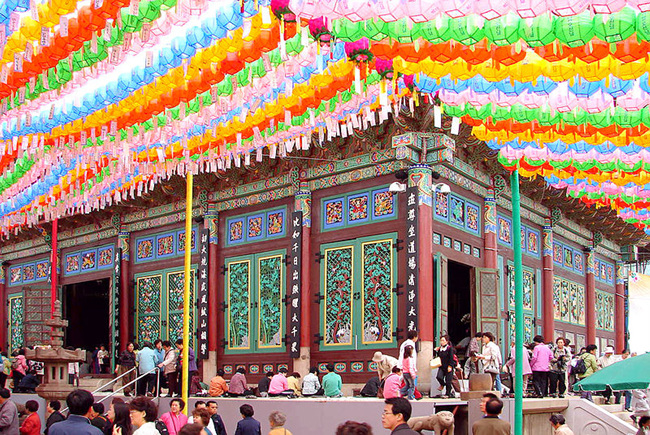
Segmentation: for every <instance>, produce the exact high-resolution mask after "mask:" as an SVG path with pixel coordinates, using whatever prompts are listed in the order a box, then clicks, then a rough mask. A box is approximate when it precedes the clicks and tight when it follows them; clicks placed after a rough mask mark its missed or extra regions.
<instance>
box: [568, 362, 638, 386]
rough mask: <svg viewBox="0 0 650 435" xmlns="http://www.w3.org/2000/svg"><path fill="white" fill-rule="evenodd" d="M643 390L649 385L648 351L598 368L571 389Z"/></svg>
mask: <svg viewBox="0 0 650 435" xmlns="http://www.w3.org/2000/svg"><path fill="white" fill-rule="evenodd" d="M607 386H609V387H610V388H611V389H612V390H615V391H622V390H645V389H647V388H648V386H650V353H645V354H643V355H639V356H635V357H630V358H627V359H624V360H622V361H619V362H617V363H615V364H612V365H611V366H609V367H605V368H604V369H601V370H598V371H597V372H596V373H594V374H593V375H591V376H589V377H587V378H585V379H583V380H581V381H580V382H578V383H576V384H574V385H573V391H603V390H605V389H606V388H607Z"/></svg>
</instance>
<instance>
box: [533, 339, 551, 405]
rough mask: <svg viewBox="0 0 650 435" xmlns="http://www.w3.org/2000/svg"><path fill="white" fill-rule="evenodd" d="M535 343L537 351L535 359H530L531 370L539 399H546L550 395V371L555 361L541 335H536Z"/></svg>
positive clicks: (534, 353) (534, 355)
mask: <svg viewBox="0 0 650 435" xmlns="http://www.w3.org/2000/svg"><path fill="white" fill-rule="evenodd" d="M533 342H535V349H533V357H532V358H531V359H530V368H531V369H532V371H533V385H534V386H535V393H536V394H537V396H538V397H546V395H547V394H548V371H549V370H550V364H551V360H552V359H553V352H552V351H551V349H550V348H549V347H548V346H547V345H546V343H544V337H542V336H541V335H536V336H535V338H533Z"/></svg>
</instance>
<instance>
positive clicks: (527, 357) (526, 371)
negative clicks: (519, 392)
mask: <svg viewBox="0 0 650 435" xmlns="http://www.w3.org/2000/svg"><path fill="white" fill-rule="evenodd" d="M522 354H523V356H524V358H523V364H522V365H523V368H524V370H523V372H524V393H526V391H527V390H528V379H530V375H531V374H532V373H533V371H532V370H531V369H530V353H529V351H528V349H527V348H526V346H524V347H523V348H522ZM515 355H516V354H515V344H514V343H512V348H510V359H508V362H507V363H506V367H508V369H509V370H510V374H511V375H512V379H514V378H515V376H516V374H515V362H516V359H515ZM513 385H514V384H513Z"/></svg>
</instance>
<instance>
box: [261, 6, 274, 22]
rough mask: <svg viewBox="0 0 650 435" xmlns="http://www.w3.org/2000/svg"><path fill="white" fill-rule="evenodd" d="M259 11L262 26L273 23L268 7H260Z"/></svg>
mask: <svg viewBox="0 0 650 435" xmlns="http://www.w3.org/2000/svg"><path fill="white" fill-rule="evenodd" d="M261 9H262V10H261V12H262V24H263V25H269V24H271V23H272V22H273V21H272V20H271V9H270V8H269V7H268V6H266V7H262V8H261Z"/></svg>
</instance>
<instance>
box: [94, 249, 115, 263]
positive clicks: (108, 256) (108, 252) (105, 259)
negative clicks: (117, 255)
mask: <svg viewBox="0 0 650 435" xmlns="http://www.w3.org/2000/svg"><path fill="white" fill-rule="evenodd" d="M98 256H99V262H98V263H97V264H98V265H99V267H104V266H110V265H111V264H113V248H101V249H99V251H98Z"/></svg>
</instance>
